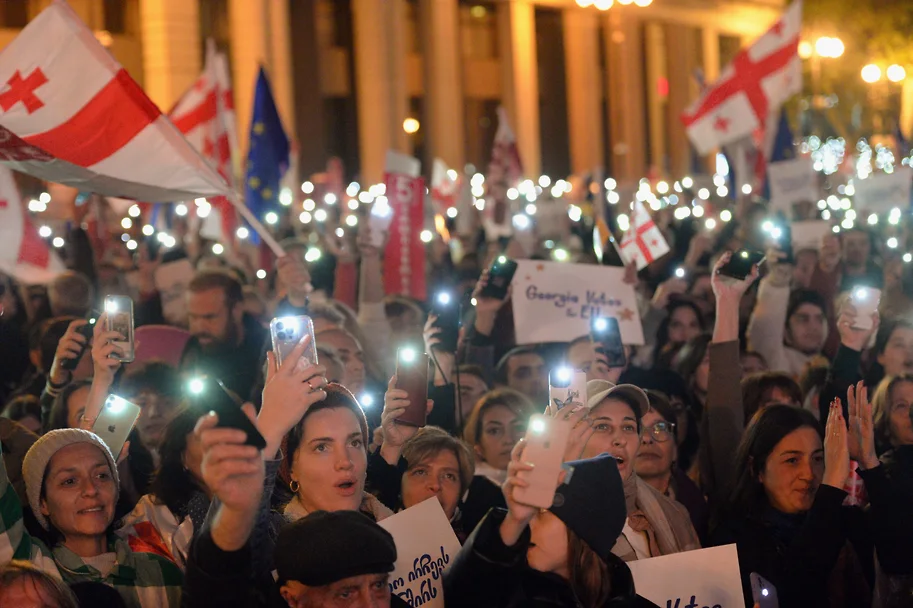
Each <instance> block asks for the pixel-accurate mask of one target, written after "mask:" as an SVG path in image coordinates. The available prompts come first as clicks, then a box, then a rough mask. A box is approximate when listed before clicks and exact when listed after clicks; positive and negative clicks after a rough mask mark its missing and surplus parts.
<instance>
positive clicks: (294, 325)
mask: <svg viewBox="0 0 913 608" xmlns="http://www.w3.org/2000/svg"><path fill="white" fill-rule="evenodd" d="M276 326H277V327H284V328H288V329H291V330H293V331H295V332H297V331H298V317H281V318H279V319H277V324H276Z"/></svg>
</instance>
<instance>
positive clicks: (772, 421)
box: [721, 404, 821, 518]
mask: <svg viewBox="0 0 913 608" xmlns="http://www.w3.org/2000/svg"><path fill="white" fill-rule="evenodd" d="M804 427H809V428H812V429H814V430H815V432H816V433H818V435H819V436H821V427H820V426H819V424H818V420H817V419H815V416H814V415H813V414H812V413H811V412H809V411H808V410H804V409H801V408H797V407H792V406H791V405H779V404H778V405H771V406H768V407H765V408H764V409H761V410H759V411H758V412H757V413H756V414H755V416H754V418H752V420H751V423H750V424H749V425H748V428H747V429H745V434H744V435H742V441H741V442H740V443H739V449H738V450H737V451H736V459H735V465H734V466H735V469H734V470H735V471H736V480H735V484H734V485H733V488H732V492H731V493H730V495H729V500H728V501H727V503H726V505H724V507H723V510H722V512H721V516H722V518H728V517H730V516H732V517H740V518H741V517H752V516H754V515H756V514H757V513H758V512H759V510H760V509H762V508H763V507H764V505H766V504H767V497H766V494H765V493H764V486H763V485H762V484H761V481H760V480H759V479H758V477H759V476H760V474H761V471H763V470H764V465H765V463H766V462H767V457H768V456H770V454H771V452H773V449H774V448H775V447H776V446H777V444H778V443H780V441H781V440H782V439H783V438H784V437H786V436H787V435H789V434H790V433H792V432H793V431H795V430H798V429H801V428H804Z"/></svg>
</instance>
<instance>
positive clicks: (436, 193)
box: [431, 158, 463, 214]
mask: <svg viewBox="0 0 913 608" xmlns="http://www.w3.org/2000/svg"><path fill="white" fill-rule="evenodd" d="M462 184H463V180H462V179H461V178H460V174H459V173H457V172H456V170H454V169H451V168H449V167H448V166H447V163H445V162H444V161H442V160H441V159H439V158H435V159H434V164H433V165H432V168H431V200H432V201H433V202H434V210H435V211H436V212H437V213H442V214H443V213H446V212H447V210H448V209H449V208H451V207H455V206H456V204H457V199H458V198H459V195H460V188H461V186H462Z"/></svg>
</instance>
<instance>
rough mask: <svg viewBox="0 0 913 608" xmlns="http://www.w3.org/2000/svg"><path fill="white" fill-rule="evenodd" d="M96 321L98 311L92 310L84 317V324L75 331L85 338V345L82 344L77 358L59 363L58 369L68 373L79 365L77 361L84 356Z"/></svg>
mask: <svg viewBox="0 0 913 608" xmlns="http://www.w3.org/2000/svg"><path fill="white" fill-rule="evenodd" d="M96 321H98V311H96V310H93V311H91V312H90V313H89V314H88V315H86V324H85V325H82V326H80V327H79V328H78V329H77V330H76V331H77V332H79V333H80V334H82V335H83V336H84V337H85V339H86V343H85V344H83V345H82V348H81V349H80V350H79V356H77V357H75V358H73V359H64V360H63V361H61V362H60V367H62V368H63V369H66V370H69V371H73V370H74V369H76V366H77V365H79V361H80V360H81V359H82V356H83V355H84V354H86V349H87V348H89V343H90V342H91V341H92V333H93V332H94V331H95V322H96Z"/></svg>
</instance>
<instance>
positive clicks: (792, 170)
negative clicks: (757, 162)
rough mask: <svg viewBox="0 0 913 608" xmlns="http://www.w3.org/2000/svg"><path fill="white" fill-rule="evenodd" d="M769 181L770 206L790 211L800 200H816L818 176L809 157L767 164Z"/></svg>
mask: <svg viewBox="0 0 913 608" xmlns="http://www.w3.org/2000/svg"><path fill="white" fill-rule="evenodd" d="M767 179H768V182H769V183H770V207H771V209H777V210H781V211H784V212H785V213H786V214H787V215H789V214H791V213H792V206H793V205H794V204H796V203H800V202H802V201H812V202H814V201H817V200H818V198H819V196H818V177H817V175H816V174H815V170H814V168H813V167H812V160H811V158H796V159H793V160H782V161H779V162H775V163H770V164H769V165H767Z"/></svg>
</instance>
